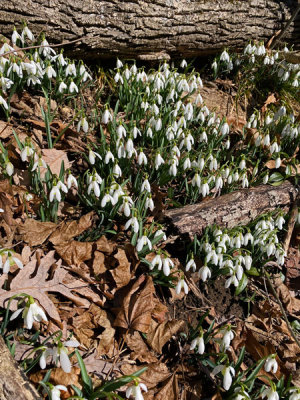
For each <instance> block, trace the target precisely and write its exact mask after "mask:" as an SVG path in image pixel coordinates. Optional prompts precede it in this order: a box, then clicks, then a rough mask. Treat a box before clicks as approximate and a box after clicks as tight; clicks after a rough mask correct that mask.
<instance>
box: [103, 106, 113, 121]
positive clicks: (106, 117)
mask: <svg viewBox="0 0 300 400" xmlns="http://www.w3.org/2000/svg"><path fill="white" fill-rule="evenodd" d="M109 121H112V115H111V113H110V111H109V110H108V108H106V109H105V110H104V113H103V114H102V123H103V124H105V125H106V124H108V123H109Z"/></svg>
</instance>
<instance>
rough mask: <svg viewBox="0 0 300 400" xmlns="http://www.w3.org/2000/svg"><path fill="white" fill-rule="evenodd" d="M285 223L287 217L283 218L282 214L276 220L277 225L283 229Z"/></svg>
mask: <svg viewBox="0 0 300 400" xmlns="http://www.w3.org/2000/svg"><path fill="white" fill-rule="evenodd" d="M284 223H285V219H284V218H283V216H282V215H279V216H278V217H277V219H276V221H275V225H276V226H277V228H278V229H279V230H281V229H282V227H283V225H284Z"/></svg>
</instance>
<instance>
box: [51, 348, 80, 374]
mask: <svg viewBox="0 0 300 400" xmlns="http://www.w3.org/2000/svg"><path fill="white" fill-rule="evenodd" d="M66 346H67V347H78V346H79V343H78V342H77V340H68V341H66V342H65V343H64V344H62V342H60V341H59V342H58V344H57V347H55V348H54V349H53V350H52V357H53V360H54V362H55V363H57V362H58V360H59V362H60V366H61V368H62V369H63V370H64V371H65V372H66V373H70V372H71V368H72V366H71V361H70V359H69V356H68V350H67V347H66Z"/></svg>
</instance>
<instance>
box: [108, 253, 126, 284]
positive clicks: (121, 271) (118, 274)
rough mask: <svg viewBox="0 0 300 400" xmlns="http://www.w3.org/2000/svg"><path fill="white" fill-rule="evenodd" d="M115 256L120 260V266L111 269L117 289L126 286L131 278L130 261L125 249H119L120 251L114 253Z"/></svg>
mask: <svg viewBox="0 0 300 400" xmlns="http://www.w3.org/2000/svg"><path fill="white" fill-rule="evenodd" d="M114 258H115V259H116V260H117V261H118V264H119V265H118V266H117V267H116V268H114V269H112V270H110V273H111V276H112V277H113V279H114V281H115V284H116V286H117V289H119V288H121V287H123V286H126V285H127V284H128V283H129V282H130V279H131V272H130V262H129V261H128V259H127V257H126V253H125V251H124V250H123V249H118V252H117V253H116V254H114Z"/></svg>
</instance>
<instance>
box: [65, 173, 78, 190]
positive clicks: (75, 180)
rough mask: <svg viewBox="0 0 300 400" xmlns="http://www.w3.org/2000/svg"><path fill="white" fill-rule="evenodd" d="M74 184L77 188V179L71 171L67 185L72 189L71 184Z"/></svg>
mask: <svg viewBox="0 0 300 400" xmlns="http://www.w3.org/2000/svg"><path fill="white" fill-rule="evenodd" d="M72 185H74V186H75V187H76V188H77V187H78V183H77V179H76V178H75V177H74V176H73V175H72V174H71V172H69V175H68V179H67V187H68V189H71V186H72Z"/></svg>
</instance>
